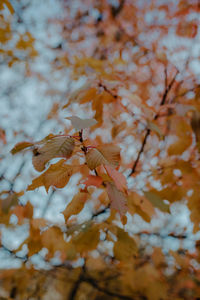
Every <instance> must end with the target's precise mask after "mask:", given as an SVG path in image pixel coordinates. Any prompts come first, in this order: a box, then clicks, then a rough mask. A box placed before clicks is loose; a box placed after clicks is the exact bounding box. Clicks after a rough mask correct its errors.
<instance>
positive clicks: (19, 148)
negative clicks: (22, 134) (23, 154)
mask: <svg viewBox="0 0 200 300" xmlns="http://www.w3.org/2000/svg"><path fill="white" fill-rule="evenodd" d="M32 146H34V144H32V143H29V142H20V143H17V144H16V145H15V146H14V147H13V148H12V150H11V151H10V152H11V153H12V154H13V155H14V154H16V153H18V152H20V151H22V150H24V149H26V148H29V147H32Z"/></svg>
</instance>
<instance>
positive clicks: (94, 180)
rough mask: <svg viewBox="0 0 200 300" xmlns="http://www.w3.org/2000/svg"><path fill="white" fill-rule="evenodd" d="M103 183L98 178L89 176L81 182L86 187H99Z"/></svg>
mask: <svg viewBox="0 0 200 300" xmlns="http://www.w3.org/2000/svg"><path fill="white" fill-rule="evenodd" d="M102 182H103V179H102V178H101V177H100V176H94V175H89V176H88V178H87V179H86V180H85V181H84V182H83V184H85V185H86V187H88V186H90V185H93V186H96V187H99V186H100V185H101V184H102Z"/></svg>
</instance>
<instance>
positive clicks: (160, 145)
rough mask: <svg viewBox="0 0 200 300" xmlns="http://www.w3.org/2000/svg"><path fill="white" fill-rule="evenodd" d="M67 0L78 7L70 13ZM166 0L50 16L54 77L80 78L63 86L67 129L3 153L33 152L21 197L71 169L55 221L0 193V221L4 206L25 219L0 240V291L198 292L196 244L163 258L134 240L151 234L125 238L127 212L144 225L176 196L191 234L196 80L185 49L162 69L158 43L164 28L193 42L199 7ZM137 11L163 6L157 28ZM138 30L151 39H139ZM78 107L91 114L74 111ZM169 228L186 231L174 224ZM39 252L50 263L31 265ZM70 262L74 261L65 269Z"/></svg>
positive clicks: (155, 295)
mask: <svg viewBox="0 0 200 300" xmlns="http://www.w3.org/2000/svg"><path fill="white" fill-rule="evenodd" d="M74 2H77V3H79V4H81V5H80V7H79V6H77V7H79V8H77V10H75V12H74V13H72V11H73V5H74V4H73V3H74ZM172 2H173V1H172ZM177 2H178V3H177V5H176V6H175V5H173V4H172V3H171V2H170V1H169V2H168V1H166V2H165V3H166V4H165V5H161V4H159V3H160V1H156V0H155V1H149V3H150V5H147V6H145V5H144V4H146V1H128V0H127V1H124V0H121V1H119V2H118V4H116V5H115V4H112V2H111V1H108V0H102V1H91V0H86V1H84V3H80V1H64V2H63V6H64V9H65V10H66V18H64V19H63V20H56V22H59V23H60V25H61V26H62V29H63V32H62V35H63V40H62V44H61V45H59V47H57V48H56V49H54V51H58V53H59V55H58V57H57V58H56V60H55V61H53V62H52V69H53V71H56V72H57V71H58V70H59V72H61V73H62V72H65V70H66V68H68V70H69V72H70V76H71V79H72V81H76V80H78V79H80V78H82V80H83V81H85V82H86V83H85V84H84V85H83V86H82V87H81V88H80V89H78V90H75V91H74V92H71V93H70V94H69V93H68V94H67V92H66V96H67V97H66V98H67V100H66V101H67V103H66V104H65V105H64V106H63V110H64V111H67V112H68V113H69V112H70V115H72V116H71V117H67V118H66V119H67V120H68V121H70V122H71V125H72V126H71V127H67V128H66V130H65V132H64V133H63V134H58V135H55V134H49V135H48V136H46V137H45V138H43V139H42V140H40V141H38V142H34V143H33V142H29V141H28V142H27V141H23V142H20V143H18V144H16V145H15V146H14V147H13V149H12V150H11V153H12V154H13V155H15V154H17V153H19V152H21V151H32V154H33V157H32V164H33V167H34V168H35V170H36V171H38V172H40V173H41V174H40V175H39V176H38V177H36V178H34V179H33V181H32V183H31V184H30V185H29V186H28V187H27V191H26V193H28V191H33V190H35V189H37V188H40V187H44V188H45V190H46V192H47V193H48V192H49V190H51V191H52V190H53V191H56V190H57V189H63V188H65V187H67V185H68V183H69V181H70V179H71V177H72V176H73V175H74V174H79V176H80V179H79V182H78V184H77V190H76V193H75V195H74V197H73V198H72V200H71V202H69V204H68V205H67V206H66V208H65V210H64V211H63V212H62V214H63V216H64V219H65V224H62V225H58V224H54V223H53V222H49V221H47V220H45V219H43V218H40V219H39V218H33V210H34V208H33V206H32V205H31V204H30V202H27V204H26V205H24V206H22V205H20V204H19V202H18V201H19V200H20V197H21V196H22V194H23V192H24V191H22V192H20V193H16V192H14V191H4V192H2V193H1V197H2V198H1V202H0V203H1V210H0V216H1V220H2V223H4V224H5V225H6V226H9V225H10V218H11V216H12V215H13V214H14V215H16V216H17V225H21V224H24V223H28V224H29V236H28V237H27V238H26V239H25V240H24V241H23V243H22V244H21V245H20V247H18V248H17V249H15V250H9V249H6V247H5V246H4V245H2V247H3V248H4V250H5V251H8V252H9V253H10V254H11V256H13V257H15V258H18V259H20V260H22V262H23V264H22V267H21V269H20V272H19V271H17V272H15V271H13V270H11V271H10V270H9V271H8V272H3V273H2V276H1V277H0V280H2V283H3V285H4V287H5V293H7V294H6V297H8V296H9V297H10V298H11V299H15V298H16V297H18V298H16V299H28V298H30V297H33V298H34V297H37V296H38V295H39V297H43V296H44V297H45V296H46V289H45V288H44V287H46V286H51V289H50V291H49V293H52V292H53V293H56V292H57V293H60V294H61V295H62V296H61V297H63V298H62V299H81V297H84V298H83V299H102V298H105V299H155V300H157V299H166V300H167V299H171V298H172V297H173V298H174V299H197V298H198V297H199V295H200V289H199V286H200V284H199V283H200V282H199V276H200V273H199V266H198V263H199V255H200V253H199V245H198V242H197V243H196V248H195V251H193V253H191V252H187V251H185V250H184V251H179V252H173V251H171V252H165V255H164V254H163V252H162V250H161V249H160V248H156V247H155V248H154V249H153V250H152V253H147V252H145V249H144V247H143V246H142V243H141V239H140V238H141V236H142V237H143V236H145V235H150V236H151V235H159V232H156V233H152V232H150V231H146V232H140V233H138V234H135V235H133V234H131V232H130V230H129V229H130V222H129V224H128V223H127V221H128V219H127V218H128V217H129V219H130V220H131V226H134V225H133V220H134V219H133V218H131V216H134V215H139V216H140V217H141V218H142V219H143V220H144V221H145V222H147V223H148V222H149V223H150V222H151V220H152V218H153V217H156V215H158V212H159V211H161V212H163V213H168V214H170V212H171V210H170V209H171V206H172V204H173V203H174V202H178V201H183V200H184V201H185V203H186V204H187V206H188V208H189V210H190V218H191V222H192V223H193V231H194V232H198V231H199V223H200V216H199V194H198V191H199V168H198V167H199V142H200V105H199V99H200V87H199V81H198V77H197V75H196V74H195V71H194V70H193V69H192V64H191V61H193V60H194V57H192V56H191V55H190V54H189V56H188V59H187V61H186V62H185V63H184V70H182V69H181V68H179V67H178V66H177V67H175V66H174V65H172V63H171V62H170V61H169V59H168V58H167V55H169V54H170V53H169V52H168V50H167V49H166V48H165V47H163V45H162V41H163V40H164V39H165V38H167V33H168V30H169V27H172V29H174V31H175V32H176V35H177V36H179V37H181V38H186V39H187V41H188V42H189V41H191V40H192V39H195V37H196V35H197V33H198V27H197V21H196V19H192V21H188V16H189V15H190V14H192V13H196V14H198V13H199V5H198V3H196V1H190V3H186V2H185V1H177ZM4 3H5V5H8V8H9V7H10V6H9V5H10V4H9V2H8V1H4ZM113 3H114V2H113ZM171 5H172V7H173V9H171ZM75 6H76V5H75ZM10 9H11V8H10ZM148 11H150V12H151V14H152V15H153V14H155V13H156V12H158V13H161V14H162V13H164V14H165V18H164V21H163V24H162V23H160V22H159V18H158V19H157V18H154V19H153V21H154V22H152V23H151V22H150V23H148V22H146V21H145V20H146V19H148V18H147V13H148ZM145 16H146V19H145ZM141 20H143V21H141ZM172 20H173V22H172ZM53 21H55V20H51V22H53ZM174 24H175V25H174ZM155 31H157V32H158V35H157V37H156V38H154V35H153V33H154V32H155ZM150 32H151V35H150ZM145 33H147V35H148V34H149V35H150V37H149V38H148V39H146V40H145V41H144V36H145V37H146V35H145ZM88 40H89V41H90V45H89V46H88ZM180 48H181V49H180ZM180 48H179V51H181V50H184V46H182V47H180ZM66 49H67V51H66ZM176 50H177V49H176ZM176 50H173V51H174V52H173V53H175V52H176ZM51 92H52V91H51ZM56 93H60V91H57V90H55V91H54V94H56ZM56 107H57V106H56ZM77 109H78V114H79V112H80V115H82V112H84V113H85V115H86V117H87V116H88V115H91V114H93V118H87V119H86V118H85V119H81V118H79V117H78V116H77ZM57 110H58V107H57V108H56V109H55V105H54V106H53V107H52V111H51V113H50V114H49V116H50V117H51V118H54V117H55V115H56V113H55V111H57ZM71 131H72V132H71ZM155 183H156V184H155ZM156 187H159V188H156ZM41 201H42V199H41ZM88 204H91V206H92V210H93V213H92V215H91V218H90V219H88V220H87V221H85V222H83V223H81V222H79V214H81V213H82V212H83V210H84V209H87V207H88ZM127 224H128V225H129V226H126V225H127ZM170 236H171V238H172V239H173V238H175V239H180V240H182V239H185V238H187V237H186V236H185V235H184V233H183V234H182V235H181V234H176V232H175V229H174V232H171V233H169V234H168V235H167V237H170ZM24 245H26V246H27V249H28V250H27V254H26V255H25V256H23V257H21V256H20V255H19V254H18V251H20V250H21V249H22V248H23V246H24ZM43 248H46V249H47V250H48V251H47V254H46V255H44V257H43V260H44V261H45V263H46V264H50V265H51V262H52V259H53V258H54V257H55V256H56V254H58V256H59V267H58V268H54V267H53V266H52V265H51V267H52V269H51V270H50V271H36V270H35V269H34V267H33V265H32V263H31V258H32V257H33V256H34V255H40V254H39V253H40V251H41V250H42V249H43ZM80 260H81V263H80V264H81V265H82V267H80V266H79V267H77V268H76V267H75V266H76V263H77V262H80ZM80 264H79V265H80ZM47 274H48V276H47ZM11 278H12V279H11ZM66 282H67V284H66ZM47 295H49V294H47ZM49 297H50V296H49Z"/></svg>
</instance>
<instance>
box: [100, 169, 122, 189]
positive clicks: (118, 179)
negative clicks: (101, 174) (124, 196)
mask: <svg viewBox="0 0 200 300" xmlns="http://www.w3.org/2000/svg"><path fill="white" fill-rule="evenodd" d="M104 168H105V169H106V172H107V174H108V175H109V176H110V177H111V178H112V180H113V181H114V183H115V185H116V187H117V189H118V190H120V191H121V192H126V190H127V183H126V177H125V176H124V175H123V174H122V173H119V172H118V171H117V170H115V169H113V168H111V167H110V166H104Z"/></svg>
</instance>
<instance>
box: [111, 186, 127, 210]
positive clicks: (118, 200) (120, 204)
mask: <svg viewBox="0 0 200 300" xmlns="http://www.w3.org/2000/svg"><path fill="white" fill-rule="evenodd" d="M106 186H107V187H106V190H107V193H108V197H109V199H110V201H111V206H110V207H111V209H115V210H116V211H118V212H119V214H120V216H123V215H125V213H126V212H127V200H126V198H125V195H124V193H122V192H121V191H119V190H118V189H117V188H116V186H115V185H114V183H111V182H107V183H106Z"/></svg>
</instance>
